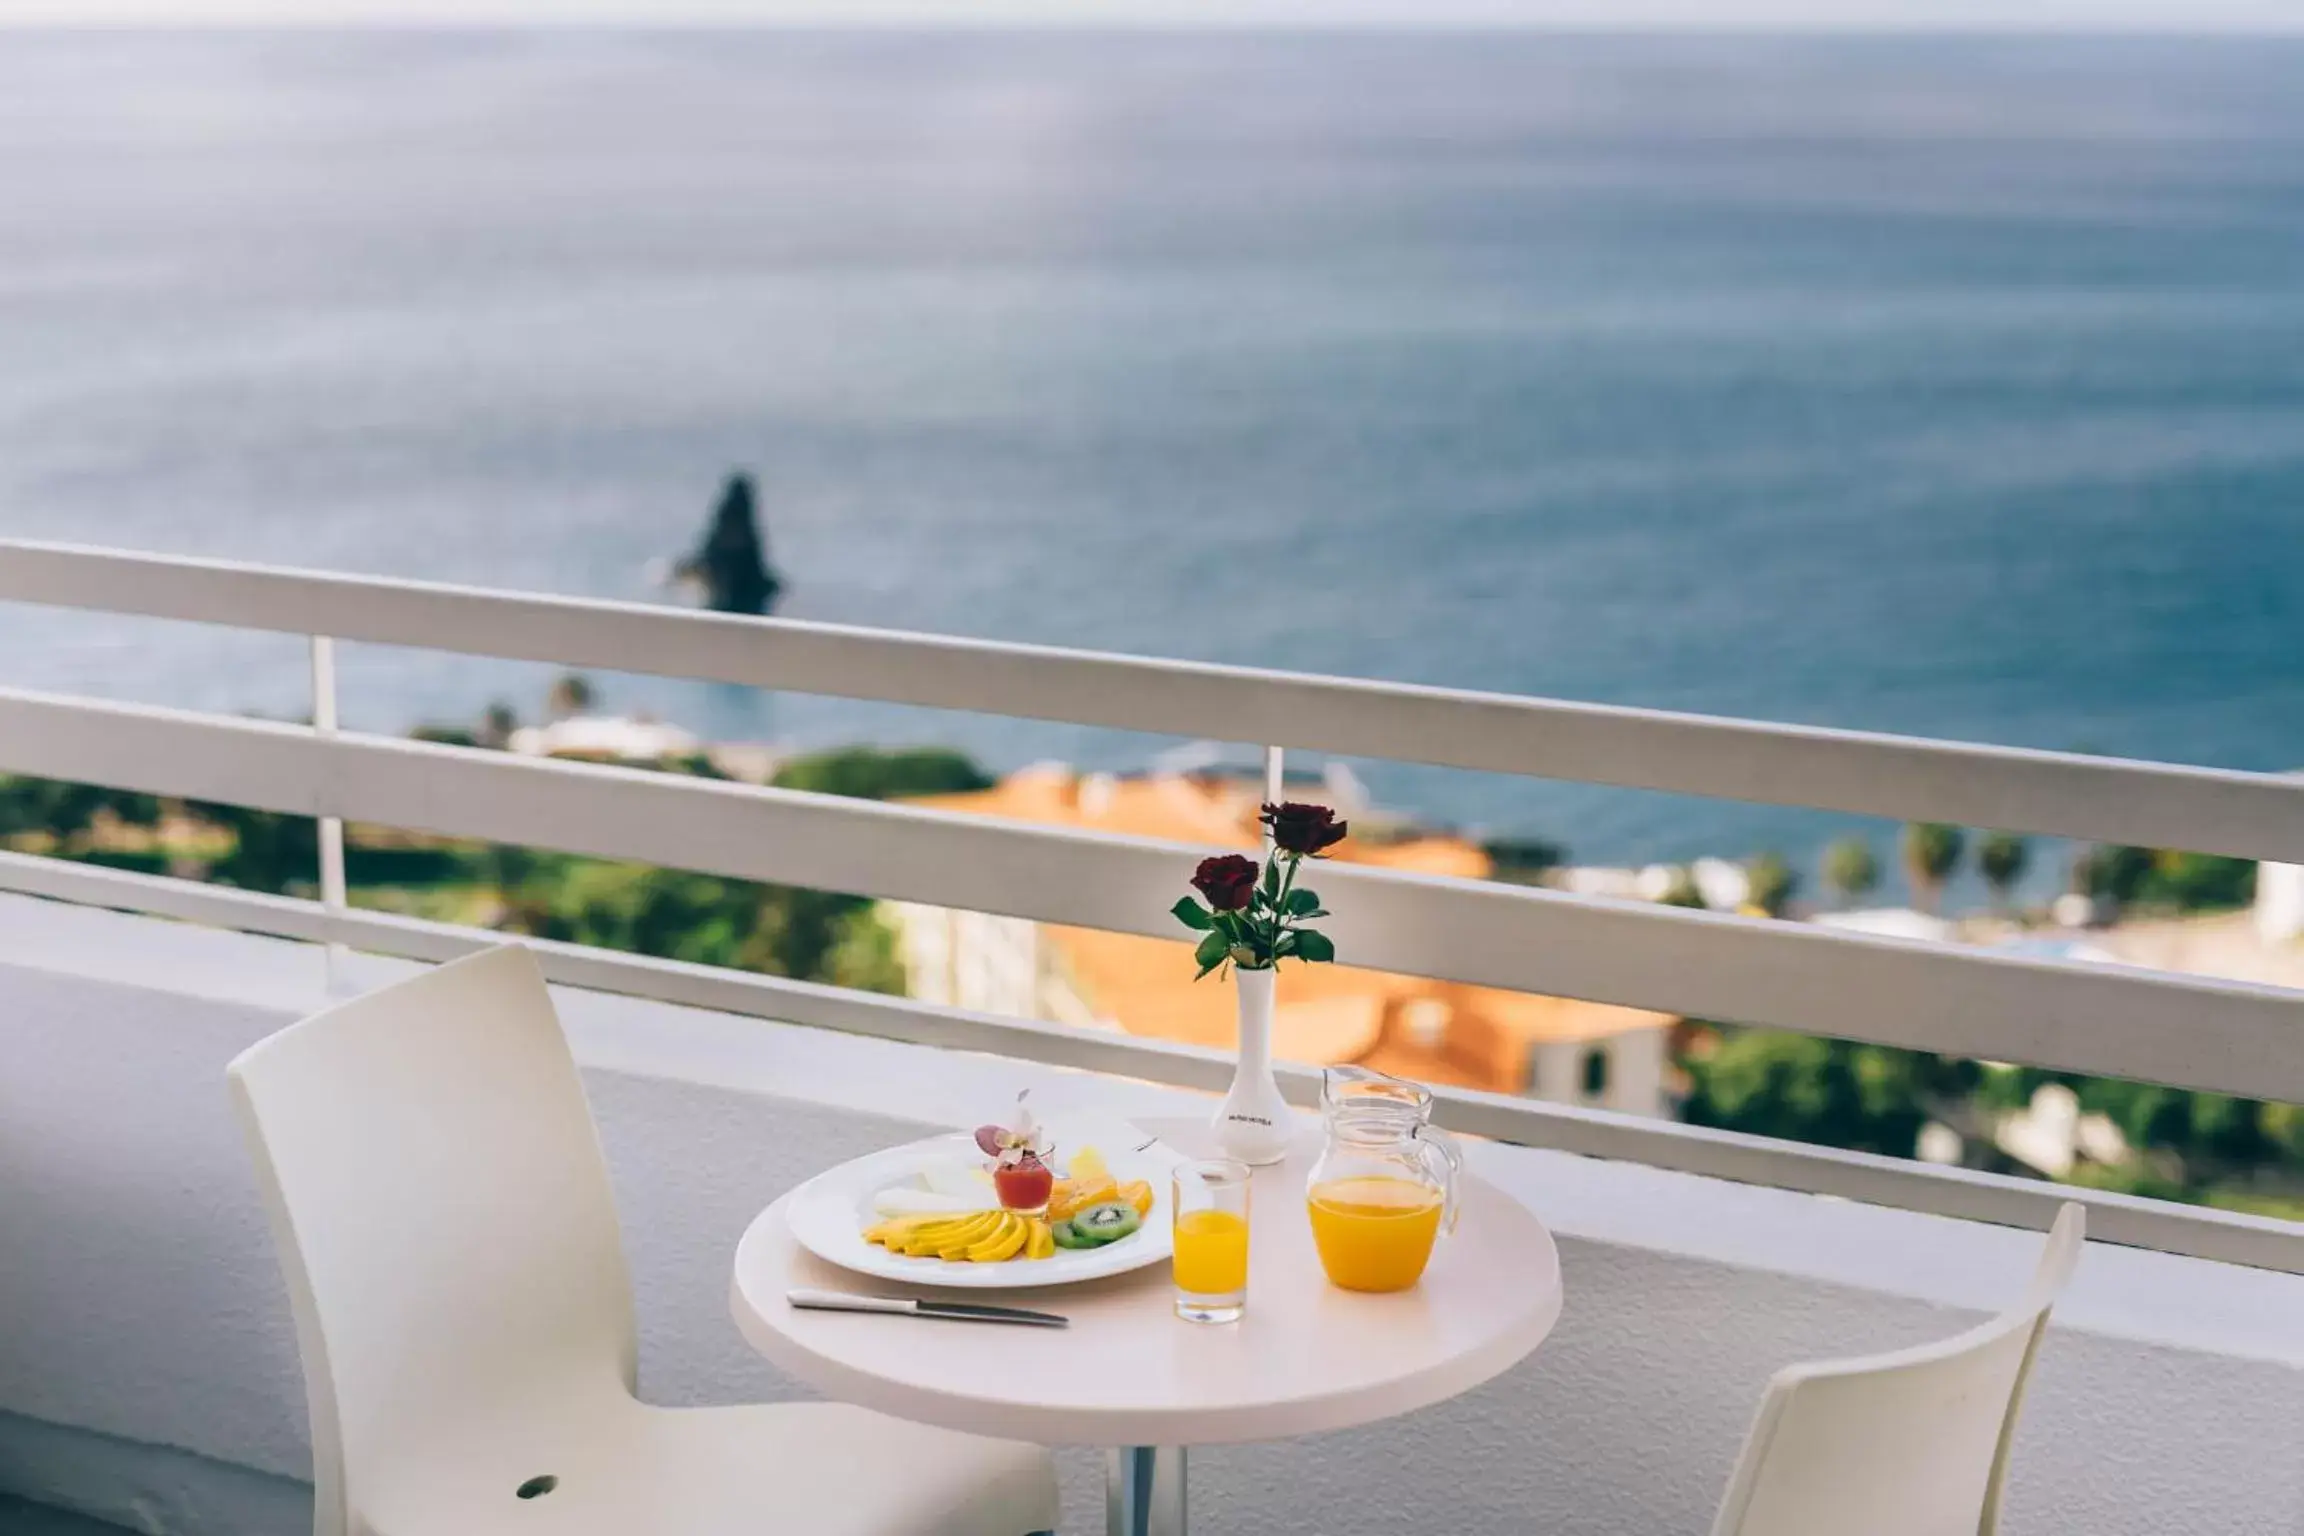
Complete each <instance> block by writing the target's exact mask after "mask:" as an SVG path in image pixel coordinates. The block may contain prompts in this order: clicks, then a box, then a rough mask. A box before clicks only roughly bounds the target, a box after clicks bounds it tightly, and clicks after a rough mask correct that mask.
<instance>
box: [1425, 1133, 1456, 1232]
mask: <svg viewBox="0 0 2304 1536" xmlns="http://www.w3.org/2000/svg"><path fill="white" fill-rule="evenodd" d="M1416 1139H1417V1140H1418V1141H1420V1142H1422V1143H1423V1144H1424V1150H1425V1153H1426V1157H1425V1161H1426V1162H1427V1163H1432V1162H1437V1163H1438V1165H1439V1168H1438V1171H1439V1174H1440V1230H1441V1231H1443V1232H1454V1231H1455V1230H1456V1183H1457V1179H1458V1178H1459V1176H1461V1175H1462V1174H1463V1172H1464V1153H1463V1151H1462V1150H1461V1149H1460V1148H1459V1147H1458V1146H1457V1145H1456V1138H1455V1137H1453V1136H1451V1135H1449V1134H1448V1133H1447V1132H1446V1131H1444V1130H1442V1129H1440V1127H1438V1126H1436V1125H1420V1126H1418V1127H1416ZM1434 1153H1437V1154H1438V1156H1437V1158H1435V1157H1433V1156H1432V1154H1434Z"/></svg>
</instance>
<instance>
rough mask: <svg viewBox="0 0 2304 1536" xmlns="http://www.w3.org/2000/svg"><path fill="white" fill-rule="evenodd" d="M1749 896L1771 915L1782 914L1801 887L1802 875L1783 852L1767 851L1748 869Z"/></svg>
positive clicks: (1745, 884)
mask: <svg viewBox="0 0 2304 1536" xmlns="http://www.w3.org/2000/svg"><path fill="white" fill-rule="evenodd" d="M1744 886H1745V897H1746V899H1747V900H1749V901H1750V902H1751V903H1752V905H1754V906H1755V907H1758V908H1759V909H1760V910H1761V911H1763V912H1765V913H1767V914H1768V915H1769V916H1770V917H1782V916H1783V915H1784V909H1785V908H1786V907H1788V906H1790V905H1791V904H1792V893H1793V892H1795V891H1797V890H1798V889H1799V888H1800V877H1799V876H1798V875H1797V874H1795V873H1793V871H1792V866H1791V865H1789V864H1787V863H1785V862H1784V855H1782V854H1780V853H1773V852H1770V853H1763V854H1761V855H1760V856H1759V857H1758V858H1756V859H1754V860H1753V861H1752V862H1751V863H1750V864H1748V865H1746V866H1745V868H1744Z"/></svg>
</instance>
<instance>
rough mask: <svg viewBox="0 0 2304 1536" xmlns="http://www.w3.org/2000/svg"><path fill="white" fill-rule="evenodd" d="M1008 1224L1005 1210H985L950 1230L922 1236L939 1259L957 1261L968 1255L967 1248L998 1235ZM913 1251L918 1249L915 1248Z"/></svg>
mask: <svg viewBox="0 0 2304 1536" xmlns="http://www.w3.org/2000/svg"><path fill="white" fill-rule="evenodd" d="M1007 1224H1008V1213H1007V1212H1006V1211H986V1212H985V1213H984V1214H983V1215H981V1216H977V1217H974V1218H972V1219H971V1220H969V1221H968V1222H967V1223H966V1224H964V1225H962V1226H961V1227H959V1228H958V1229H956V1230H954V1231H951V1232H939V1233H936V1234H934V1235H933V1236H929V1237H924V1238H923V1239H922V1241H924V1242H926V1243H928V1244H929V1245H930V1250H931V1251H932V1252H933V1253H934V1254H935V1255H936V1257H938V1258H940V1259H946V1260H952V1261H955V1262H956V1261H958V1260H960V1259H964V1258H966V1257H968V1253H969V1250H971V1249H973V1248H974V1247H976V1245H977V1244H979V1243H982V1242H984V1241H986V1240H987V1239H989V1238H992V1237H995V1236H997V1235H999V1233H1000V1232H1001V1231H1002V1230H1004V1229H1005V1228H1006V1226H1007ZM914 1251H915V1252H917V1251H918V1250H917V1249H915V1250H914Z"/></svg>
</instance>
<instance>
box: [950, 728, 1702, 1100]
mask: <svg viewBox="0 0 2304 1536" xmlns="http://www.w3.org/2000/svg"><path fill="white" fill-rule="evenodd" d="M914 803H915V804H918V805H923V806H928V807H932V808H935V809H939V810H951V811H964V812H968V813H971V814H975V815H982V816H998V817H1002V818H1005V819H1008V820H1014V821H1027V822H1037V823H1040V824H1043V825H1057V826H1067V827H1076V828H1080V829H1083V830H1089V831H1097V832H1114V833H1119V834H1122V835H1125V836H1133V837H1151V838H1161V839H1165V840H1168V841H1173V842H1186V843H1196V844H1201V845H1204V846H1208V847H1214V848H1240V849H1253V848H1255V847H1256V846H1257V845H1258V841H1259V836H1258V831H1257V826H1256V809H1257V796H1256V794H1255V792H1254V789H1253V788H1252V787H1251V786H1248V785H1245V784H1242V783H1239V782H1237V781H1232V780H1225V779H1215V778H1202V777H1185V776H1175V775H1160V776H1152V777H1132V778H1116V777H1107V776H1102V775H1096V776H1090V777H1088V778H1080V777H1077V776H1075V775H1074V774H1073V773H1072V772H1071V771H1070V770H1069V769H1066V768H1057V767H1050V768H1033V769H1026V770H1025V771H1023V772H1020V773H1016V774H1012V775H1010V776H1009V777H1008V778H1007V779H1006V780H1004V781H1002V782H1001V783H1000V784H998V785H995V786H994V787H993V788H991V789H987V790H982V791H978V792H976V793H972V794H958V795H937V796H931V797H929V798H926V799H923V800H919V801H916V802H914ZM1331 856H1332V857H1334V858H1337V859H1340V860H1343V861H1344V862H1347V863H1353V864H1372V865H1377V866H1380V867H1383V868H1387V869H1405V870H1414V871H1416V872H1418V873H1420V874H1433V875H1452V876H1456V877H1459V878H1465V879H1481V878H1484V877H1486V876H1487V874H1488V873H1489V871H1490V869H1491V867H1492V866H1491V864H1490V861H1489V858H1488V855H1487V854H1486V852H1484V851H1483V850H1482V849H1481V848H1480V847H1478V846H1477V845H1476V844H1473V843H1470V842H1467V841H1465V840H1464V839H1462V838H1458V837H1451V836H1446V835H1442V834H1430V835H1420V836H1412V837H1408V838H1404V839H1402V840H1399V841H1387V842H1372V841H1366V840H1363V839H1361V838H1358V837H1349V838H1346V839H1345V841H1344V842H1342V843H1340V844H1339V845H1337V847H1336V848H1335V850H1334V851H1333V853H1332V855H1331ZM1042 931H1043V932H1044V933H1045V934H1046V935H1047V937H1048V939H1049V941H1050V946H1051V948H1052V949H1054V950H1055V951H1056V953H1057V955H1058V956H1059V957H1060V962H1061V964H1062V965H1063V966H1064V967H1065V969H1066V970H1067V971H1068V972H1069V973H1070V977H1071V980H1072V983H1073V986H1074V988H1075V989H1076V990H1077V991H1078V992H1079V993H1080V994H1081V996H1082V997H1083V998H1084V999H1085V1000H1086V1001H1087V1002H1088V1004H1089V1006H1091V1007H1093V1008H1094V1009H1096V1011H1097V1012H1098V1013H1100V1014H1103V1015H1105V1016H1107V1017H1110V1018H1112V1019H1115V1020H1117V1021H1118V1022H1119V1024H1120V1025H1121V1027H1122V1028H1124V1029H1126V1030H1128V1031H1129V1032H1130V1033H1131V1034H1141V1035H1154V1036H1158V1037H1160V1038H1162V1039H1167V1040H1179V1041H1184V1042H1187V1043H1190V1044H1195V1045H1213V1046H1222V1045H1229V1044H1230V1043H1231V1042H1232V1036H1233V1028H1234V1018H1233V1006H1234V1005H1233V1000H1232V994H1231V989H1230V988H1227V987H1222V986H1217V985H1215V984H1214V983H1212V982H1200V983H1198V984H1195V983H1194V982H1193V980H1192V972H1193V966H1192V952H1191V946H1190V945H1189V944H1187V943H1183V942H1170V941H1168V940H1164V939H1151V938H1144V937H1141V936H1139V935H1136V934H1126V933H1108V932H1106V931H1104V930H1102V929H1097V928H1071V927H1063V926H1058V925H1053V924H1050V925H1044V927H1043V930H1042ZM1670 1022H1671V1021H1670V1019H1669V1018H1668V1017H1667V1016H1665V1015H1662V1014H1654V1013H1647V1012H1644V1011H1642V1010H1639V1009H1635V1008H1619V1007H1615V1006H1612V1005H1609V1004H1605V1003H1586V1002H1578V1001H1575V1000H1572V999H1567V998H1557V997H1538V996H1534V995H1531V994H1528V993H1522V992H1507V991H1502V990H1499V989H1497V988H1493V987H1474V986H1466V985H1463V984H1461V983H1457V982H1444V981H1434V980H1431V979H1429V978H1426V977H1419V976H1399V975H1394V974H1391V973H1388V972H1383V971H1370V970H1363V969H1361V968H1359V967H1356V966H1349V965H1291V966H1284V967H1282V969H1281V971H1280V975H1279V978H1278V986H1277V991H1276V999H1275V1008H1274V1011H1273V1019H1272V1033H1273V1052H1274V1054H1275V1055H1277V1056H1280V1057H1282V1058H1285V1059H1287V1060H1292V1061H1308V1062H1315V1063H1327V1062H1337V1061H1360V1062H1365V1063H1367V1064H1369V1065H1371V1066H1374V1067H1377V1068H1378V1069H1380V1070H1384V1071H1393V1072H1398V1073H1400V1074H1402V1075H1404V1076H1410V1077H1417V1078H1421V1079H1423V1080H1425V1081H1428V1082H1444V1083H1455V1084H1460V1085H1464V1086H1470V1087H1483V1088H1500V1089H1505V1090H1508V1091H1516V1090H1517V1089H1518V1088H1519V1087H1520V1086H1521V1082H1522V1080H1523V1076H1524V1072H1525V1059H1526V1053H1527V1051H1528V1050H1529V1049H1530V1048H1531V1047H1533V1046H1535V1045H1538V1044H1543V1043H1548V1042H1561V1041H1584V1040H1595V1039H1602V1038H1605V1037H1607V1036H1610V1035H1614V1034H1618V1033H1621V1032H1623V1031H1625V1030H1629V1029H1647V1028H1655V1027H1658V1026H1660V1025H1664V1024H1668V1023H1670ZM1416 1024H1427V1025H1431V1026H1435V1027H1431V1028H1427V1029H1423V1030H1418V1029H1417V1028H1415V1027H1413V1026H1414V1025H1416ZM1426 1038H1432V1039H1436V1040H1437V1041H1438V1042H1439V1043H1438V1044H1437V1045H1433V1046H1427V1045H1425V1044H1424V1043H1423V1041H1424V1039H1426Z"/></svg>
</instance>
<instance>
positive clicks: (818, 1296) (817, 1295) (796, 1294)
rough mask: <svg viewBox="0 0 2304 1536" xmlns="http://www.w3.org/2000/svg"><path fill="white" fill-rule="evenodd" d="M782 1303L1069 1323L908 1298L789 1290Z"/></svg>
mask: <svg viewBox="0 0 2304 1536" xmlns="http://www.w3.org/2000/svg"><path fill="white" fill-rule="evenodd" d="M784 1299H785V1300H786V1301H789V1302H790V1303H792V1305H794V1306H795V1307H800V1308H803V1309H805V1310H807V1311H811V1312H882V1313H886V1314H888V1315H889V1316H892V1317H934V1318H943V1319H945V1320H946V1321H948V1322H955V1323H1016V1324H1019V1325H1022V1326H1024V1327H1028V1328H1069V1327H1071V1326H1072V1319H1070V1318H1068V1317H1064V1316H1062V1315H1060V1314H1058V1313H1055V1312H1033V1311H1028V1310H1027V1309H1025V1308H1023V1307H995V1306H986V1305H983V1304H980V1303H973V1302H962V1301H921V1300H919V1299H918V1298H916V1297H912V1296H859V1295H855V1294H853V1293H851V1292H848V1291H819V1290H811V1289H805V1288H803V1289H798V1290H791V1291H787V1292H785V1293H784Z"/></svg>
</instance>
